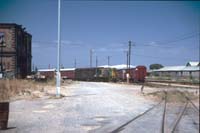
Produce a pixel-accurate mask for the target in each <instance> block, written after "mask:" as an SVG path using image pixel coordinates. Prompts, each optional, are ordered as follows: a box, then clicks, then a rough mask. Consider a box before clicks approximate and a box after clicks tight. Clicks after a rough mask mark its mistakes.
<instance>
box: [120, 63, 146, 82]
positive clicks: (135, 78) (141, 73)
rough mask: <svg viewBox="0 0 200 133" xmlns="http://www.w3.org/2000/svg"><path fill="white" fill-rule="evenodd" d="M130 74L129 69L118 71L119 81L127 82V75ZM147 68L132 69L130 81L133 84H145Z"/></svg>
mask: <svg viewBox="0 0 200 133" xmlns="http://www.w3.org/2000/svg"><path fill="white" fill-rule="evenodd" d="M127 73H129V70H128V69H119V70H117V75H118V80H120V81H125V80H126V74H127ZM146 74H147V72H146V67H145V66H137V67H135V68H131V69H130V81H131V82H144V81H145V77H146Z"/></svg>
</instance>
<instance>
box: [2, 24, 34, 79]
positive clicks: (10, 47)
mask: <svg viewBox="0 0 200 133" xmlns="http://www.w3.org/2000/svg"><path fill="white" fill-rule="evenodd" d="M25 29H26V28H24V27H22V25H18V24H15V23H0V77H6V78H25V77H26V76H27V75H29V74H31V62H32V52H31V51H32V50H31V40H32V36H31V34H29V33H28V32H26V31H25Z"/></svg>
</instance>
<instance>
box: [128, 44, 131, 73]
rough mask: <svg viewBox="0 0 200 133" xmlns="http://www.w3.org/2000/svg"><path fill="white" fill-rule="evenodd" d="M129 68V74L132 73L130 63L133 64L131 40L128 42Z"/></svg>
mask: <svg viewBox="0 0 200 133" xmlns="http://www.w3.org/2000/svg"><path fill="white" fill-rule="evenodd" d="M128 47H129V48H128V49H129V51H128V55H129V56H128V70H129V75H130V65H131V41H129V42H128Z"/></svg>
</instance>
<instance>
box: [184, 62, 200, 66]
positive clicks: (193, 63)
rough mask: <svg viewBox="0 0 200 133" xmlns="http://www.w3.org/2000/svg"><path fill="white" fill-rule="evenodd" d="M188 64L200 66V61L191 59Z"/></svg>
mask: <svg viewBox="0 0 200 133" xmlns="http://www.w3.org/2000/svg"><path fill="white" fill-rule="evenodd" d="M186 66H200V62H197V61H190V62H188V63H187V64H186Z"/></svg>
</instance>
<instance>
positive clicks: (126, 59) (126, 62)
mask: <svg viewBox="0 0 200 133" xmlns="http://www.w3.org/2000/svg"><path fill="white" fill-rule="evenodd" d="M128 55H129V54H128V50H127V51H126V68H127V70H128V64H129V63H128Z"/></svg>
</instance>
